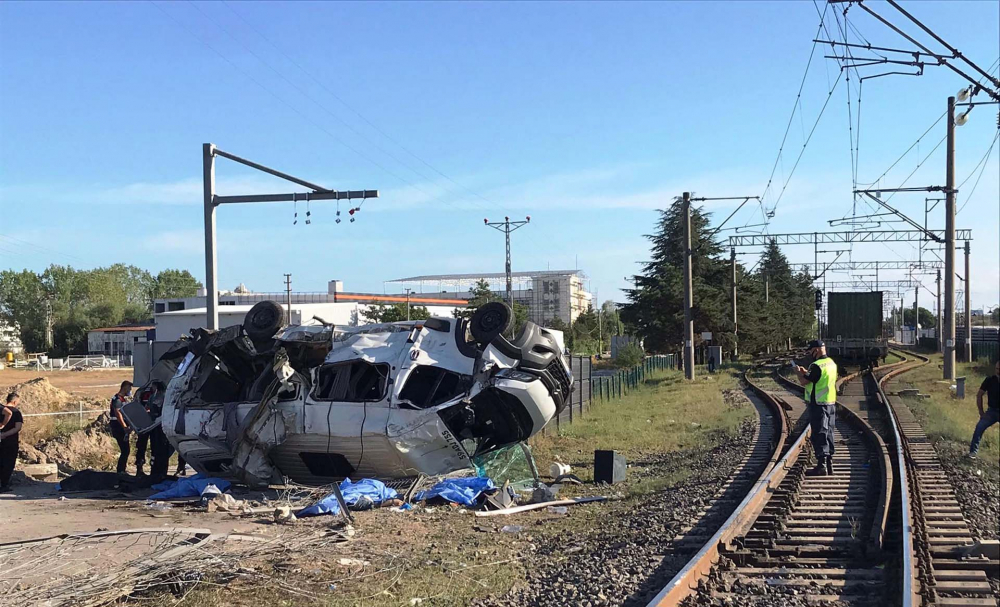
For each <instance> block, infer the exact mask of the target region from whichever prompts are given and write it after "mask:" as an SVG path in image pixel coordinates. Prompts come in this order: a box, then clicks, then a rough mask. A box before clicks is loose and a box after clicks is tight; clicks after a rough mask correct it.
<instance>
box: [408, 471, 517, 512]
mask: <svg viewBox="0 0 1000 607" xmlns="http://www.w3.org/2000/svg"><path fill="white" fill-rule="evenodd" d="M496 488H497V487H496V485H494V484H493V479H491V478H488V477H483V476H474V477H471V478H449V479H445V480H443V481H441V482H439V483H438V484H436V485H434V486H433V487H431V488H430V489H428V490H427V491H421V492H420V493H418V494H416V495H415V496H414V498H413V499H414V501H417V502H422V501H424V500H429V499H431V498H434V497H440V498H441V499H444V500H447V501H449V502H455V503H456V504H462V505H463V506H474V505H475V504H476V500H477V499H478V498H479V496H480V495H482V493H483V492H484V491H490V490H493V489H496Z"/></svg>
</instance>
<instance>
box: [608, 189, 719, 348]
mask: <svg viewBox="0 0 1000 607" xmlns="http://www.w3.org/2000/svg"><path fill="white" fill-rule="evenodd" d="M659 213H660V218H659V221H658V222H657V226H656V231H655V232H654V233H653V234H650V235H647V236H646V238H648V239H649V240H650V242H651V243H652V250H651V258H652V259H651V260H650V261H647V262H645V263H644V264H643V267H642V273H641V274H639V275H637V276H636V283H635V288H633V289H630V290H629V291H628V292H627V298H628V302H627V303H626V304H625V305H623V306H622V308H621V319H622V321H623V322H624V323H625V325H626V328H627V329H629V330H630V331H631V332H633V333H635V334H637V335H639V336H642V337H643V338H644V341H645V344H646V348H647V349H649V350H650V351H653V352H669V351H674V350H676V349H678V348H679V347H680V345H681V343H682V342H683V339H684V327H683V325H684V290H683V282H682V280H683V270H684V255H685V251H684V227H683V226H684V222H683V220H684V217H683V208H682V203H681V202H680V201H675V202H674V203H673V204H672V205H671V206H670V207H669V208H667V209H664V210H661V211H660V212H659ZM710 219H711V215H710V214H709V213H706V212H704V211H703V210H702V209H700V208H692V209H691V247H692V250H693V251H694V254H693V255H692V260H691V266H692V276H693V285H694V292H693V296H694V307H693V308H692V317H693V319H694V325H695V331H696V333H698V332H701V331H711V332H713V333H714V334H716V335H717V336H718V337H717V338H716V343H722V344H723V345H730V346H731V344H732V332H733V325H732V321H731V319H729V318H728V317H727V314H726V310H727V308H728V305H727V303H728V289H727V285H728V279H727V274H728V272H727V270H728V268H727V266H728V263H726V262H723V261H722V260H720V254H721V252H722V250H721V248H720V246H719V244H718V242H716V241H715V239H714V238H713V237H712V235H711V234H710V229H709V221H710ZM727 342H728V343H727Z"/></svg>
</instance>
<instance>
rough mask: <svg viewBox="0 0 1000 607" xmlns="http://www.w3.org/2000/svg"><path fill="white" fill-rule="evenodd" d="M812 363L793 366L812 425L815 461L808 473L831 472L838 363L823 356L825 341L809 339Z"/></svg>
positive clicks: (829, 473) (827, 473) (823, 473)
mask: <svg viewBox="0 0 1000 607" xmlns="http://www.w3.org/2000/svg"><path fill="white" fill-rule="evenodd" d="M809 354H810V355H811V356H812V358H813V363H812V364H811V365H809V369H808V370H807V369H805V368H803V367H799V366H796V367H795V371H796V373H797V374H798V376H799V383H801V384H802V385H804V386H805V388H806V390H805V399H806V403H808V406H807V407H806V409H807V410H808V411H809V425H810V426H811V427H812V443H813V450H814V451H815V452H816V459H817V460H818V463H817V464H816V468H815V469H813V470H812V471H811V472H810V474H812V475H815V476H826V475H832V474H833V453H834V450H835V448H834V440H833V431H834V428H835V427H836V424H837V363H835V362H833V360H831V359H830V358H829V357H828V356H827V355H826V344H824V343H823V342H822V341H819V340H813V341H811V342H809Z"/></svg>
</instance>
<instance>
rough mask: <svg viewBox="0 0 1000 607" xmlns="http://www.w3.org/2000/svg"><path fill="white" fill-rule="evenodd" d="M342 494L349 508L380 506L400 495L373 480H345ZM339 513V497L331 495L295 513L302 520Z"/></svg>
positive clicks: (380, 482) (341, 485) (341, 486)
mask: <svg viewBox="0 0 1000 607" xmlns="http://www.w3.org/2000/svg"><path fill="white" fill-rule="evenodd" d="M340 492H341V494H343V496H344V503H346V504H347V505H348V506H354V505H356V504H358V503H359V502H366V501H368V502H371V503H372V505H375V506H378V505H379V504H381V503H382V502H384V501H386V500H391V499H395V498H396V497H397V496H398V495H399V494H398V493H396V490H395V489H390V488H389V487H386V486H385V483H383V482H382V481H378V480H375V479H373V478H364V479H361V480H360V481H358V482H356V483H353V482H351V479H349V478H345V479H344V480H343V481H342V482H341V483H340ZM339 513H340V504H339V503H338V502H337V496H336V495H334V494H333V493H331V494H330V495H328V496H326V497H324V498H323V499H321V500H320V501H318V502H316V503H315V504H313V505H312V506H309V507H308V508H303V509H302V510H299V511H298V512H296V513H295V516H297V517H299V518H302V517H304V516H317V515H320V514H339Z"/></svg>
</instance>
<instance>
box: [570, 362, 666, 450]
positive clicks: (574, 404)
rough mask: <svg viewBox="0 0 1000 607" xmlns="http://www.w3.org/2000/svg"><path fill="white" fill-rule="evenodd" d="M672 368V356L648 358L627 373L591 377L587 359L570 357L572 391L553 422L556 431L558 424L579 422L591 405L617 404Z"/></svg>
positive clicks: (623, 370) (599, 372) (591, 372)
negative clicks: (654, 376)
mask: <svg viewBox="0 0 1000 607" xmlns="http://www.w3.org/2000/svg"><path fill="white" fill-rule="evenodd" d="M675 367H676V356H675V355H673V354H666V355H659V356H649V357H647V358H646V359H645V360H643V362H641V363H639V364H638V365H636V366H634V367H631V368H628V369H619V370H616V371H609V372H607V373H604V372H601V371H598V375H594V368H593V362H592V360H591V358H590V357H589V356H572V357H570V369H571V370H572V371H573V391H572V393H571V394H570V398H569V402H568V403H567V405H566V408H565V409H563V411H562V413H560V414H559V415H558V416H557V417H556V419H555V425H556V431H558V430H559V428H560V427H561V426H562V424H572V423H573V421H574V420H575V419H580V418H582V417H583V416H584V414H585V412H586V411H587V410H588V409H590V407H591V405H592V404H593V403H595V402H607V401H613V400H617V399H619V398H621V397H623V396H625V395H626V394H628V393H629V392H631V391H632V390H634V389H635V388H637V387H639V386H640V385H641V384H642V383H643V382H644V381H645V380H646V377H648V376H649V375H650V374H651V373H653V372H654V371H659V370H662V369H673V368H675Z"/></svg>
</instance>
